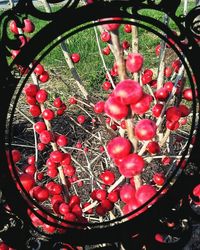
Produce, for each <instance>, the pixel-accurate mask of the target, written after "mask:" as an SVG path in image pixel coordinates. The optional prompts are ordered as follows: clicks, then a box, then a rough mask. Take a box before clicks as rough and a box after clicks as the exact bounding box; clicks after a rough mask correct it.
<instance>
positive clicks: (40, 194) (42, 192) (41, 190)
mask: <svg viewBox="0 0 200 250" xmlns="http://www.w3.org/2000/svg"><path fill="white" fill-rule="evenodd" d="M33 197H34V198H35V199H36V200H37V201H39V202H43V201H46V200H47V199H48V198H49V191H48V189H47V188H45V187H40V186H37V187H35V188H34V189H33Z"/></svg>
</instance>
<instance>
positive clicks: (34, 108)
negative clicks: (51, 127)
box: [29, 105, 41, 117]
mask: <svg viewBox="0 0 200 250" xmlns="http://www.w3.org/2000/svg"><path fill="white" fill-rule="evenodd" d="M29 112H30V113H31V115H32V116H33V117H38V116H39V115H40V114H41V110H40V107H39V106H38V105H30V107H29Z"/></svg>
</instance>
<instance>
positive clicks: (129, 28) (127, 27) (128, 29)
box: [124, 24, 132, 33]
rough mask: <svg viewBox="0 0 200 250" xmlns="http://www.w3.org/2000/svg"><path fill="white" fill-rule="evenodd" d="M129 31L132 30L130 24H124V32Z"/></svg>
mask: <svg viewBox="0 0 200 250" xmlns="http://www.w3.org/2000/svg"><path fill="white" fill-rule="evenodd" d="M131 31H132V26H131V25H130V24H125V25H124V32H126V33H131Z"/></svg>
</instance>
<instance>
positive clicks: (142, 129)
mask: <svg viewBox="0 0 200 250" xmlns="http://www.w3.org/2000/svg"><path fill="white" fill-rule="evenodd" d="M156 129H157V126H156V124H155V122H154V121H152V120H150V119H142V120H140V121H139V122H138V123H137V124H136V125H135V129H134V133H135V136H136V137H137V138H138V140H141V141H143V140H145V141H146V140H147V141H148V140H151V139H152V138H153V137H154V136H155V135H156Z"/></svg>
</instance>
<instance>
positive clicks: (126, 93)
mask: <svg viewBox="0 0 200 250" xmlns="http://www.w3.org/2000/svg"><path fill="white" fill-rule="evenodd" d="M113 94H114V96H115V97H119V98H120V101H121V102H122V104H125V105H128V104H133V103H136V102H138V101H139V100H140V98H141V97H142V96H143V90H142V87H141V86H140V84H139V83H138V82H136V81H133V80H130V79H126V80H123V81H121V82H120V83H118V84H117V86H116V88H115V89H114V91H113Z"/></svg>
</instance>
